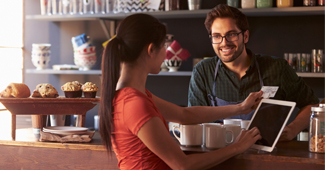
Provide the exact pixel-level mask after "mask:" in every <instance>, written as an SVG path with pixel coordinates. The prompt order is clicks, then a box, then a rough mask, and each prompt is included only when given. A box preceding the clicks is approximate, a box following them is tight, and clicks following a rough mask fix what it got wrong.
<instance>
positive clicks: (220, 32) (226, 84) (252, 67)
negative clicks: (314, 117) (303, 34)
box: [188, 4, 319, 140]
mask: <svg viewBox="0 0 325 170" xmlns="http://www.w3.org/2000/svg"><path fill="white" fill-rule="evenodd" d="M205 26H206V28H207V30H208V32H209V34H210V38H211V43H212V46H213V48H214V51H215V53H216V54H217V56H215V57H214V58H210V59H205V60H203V61H201V62H200V63H198V64H197V65H196V66H195V68H194V69H193V73H192V77H191V80H190V84H189V93H188V106H202V105H211V106H223V105H230V104H237V103H240V102H242V101H243V100H244V99H245V98H246V97H247V96H248V95H249V93H251V92H257V91H259V90H261V87H262V86H278V87H279V89H278V91H277V93H276V95H275V96H274V98H273V99H278V100H287V101H294V102H296V106H297V107H298V108H300V111H299V113H298V116H297V117H296V118H295V120H294V121H293V122H292V123H290V124H289V125H288V126H286V127H285V129H284V131H283V133H282V135H281V138H280V140H292V139H293V138H294V137H296V136H297V134H298V133H299V132H300V131H302V130H303V129H305V128H307V127H308V125H309V117H310V108H311V107H312V106H313V105H315V104H317V103H319V100H318V98H317V97H316V96H315V95H314V92H313V91H312V89H311V88H310V87H308V86H307V85H306V84H305V82H304V81H303V79H302V78H301V77H298V76H297V74H296V72H295V71H294V70H293V69H292V68H291V67H290V66H289V65H288V63H287V61H285V60H284V59H281V58H277V57H271V56H262V55H257V54H254V53H253V52H252V51H250V50H249V49H246V43H247V42H248V40H249V30H248V29H249V26H248V21H247V18H246V16H245V15H244V14H243V13H242V12H241V11H239V10H238V9H237V8H233V7H229V6H227V5H225V4H219V5H218V6H216V7H215V8H213V9H212V10H211V11H210V12H209V13H208V14H207V18H206V20H205ZM315 106H316V105H315ZM252 115H253V112H251V113H250V114H248V115H240V116H236V117H232V118H240V119H245V120H250V119H251V117H252Z"/></svg>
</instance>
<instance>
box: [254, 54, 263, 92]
mask: <svg viewBox="0 0 325 170" xmlns="http://www.w3.org/2000/svg"><path fill="white" fill-rule="evenodd" d="M255 64H256V68H257V72H258V77H259V79H260V84H261V88H262V87H263V86H264V83H263V79H262V76H261V72H260V66H259V65H258V62H257V59H256V58H255Z"/></svg>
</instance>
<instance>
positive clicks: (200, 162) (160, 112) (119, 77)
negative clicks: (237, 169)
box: [99, 14, 262, 169]
mask: <svg viewBox="0 0 325 170" xmlns="http://www.w3.org/2000/svg"><path fill="white" fill-rule="evenodd" d="M165 36H166V28H165V26H164V25H163V24H161V23H160V22H159V21H158V20H157V19H155V18H154V17H152V16H150V15H146V14H134V15H131V16H129V17H127V18H125V19H124V20H123V21H122V22H121V23H120V24H119V26H118V28H117V34H116V37H115V38H113V39H112V40H111V41H110V42H109V43H108V44H107V46H106V48H105V51H104V54H103V59H102V90H101V103H100V110H99V112H100V117H101V119H100V129H101V131H100V134H101V137H102V140H103V143H104V145H105V146H106V148H107V151H111V150H112V148H113V150H114V152H115V153H116V156H117V159H118V166H119V168H120V169H206V168H210V167H213V166H215V165H217V164H219V163H221V162H223V161H225V160H226V159H228V158H230V157H232V156H234V155H236V154H239V153H242V152H244V151H245V150H246V149H248V148H249V147H250V146H251V145H252V144H254V143H255V142H256V141H257V140H258V139H260V138H261V136H260V134H259V131H258V129H257V128H253V129H251V130H249V131H243V132H242V133H241V135H240V136H239V137H238V138H237V139H236V142H234V143H233V144H232V145H230V146H227V147H225V148H221V149H218V150H216V151H212V152H209V153H203V154H192V155H185V154H184V153H183V152H182V150H181V149H180V148H179V145H178V144H177V143H176V142H175V141H174V140H173V139H172V137H171V136H170V134H169V131H168V126H167V123H166V121H171V122H177V123H180V124H197V123H202V122H209V121H213V120H217V119H220V118H224V117H229V116H234V115H239V114H247V113H249V112H250V111H252V109H253V108H254V107H256V106H257V104H258V103H259V101H260V97H261V95H262V92H259V93H252V94H250V95H249V96H248V98H247V99H246V100H245V101H244V102H243V103H241V104H239V105H235V106H223V107H201V106H198V107H187V108H186V107H179V106H177V105H175V104H172V103H169V102H167V101H164V100H162V99H160V98H158V97H157V96H154V95H153V94H151V93H150V92H149V91H148V90H147V89H146V88H145V84H146V79H147V75H148V74H149V73H151V74H158V73H159V71H160V65H161V63H162V62H163V60H164V59H165V56H166V49H165V47H164V42H165Z"/></svg>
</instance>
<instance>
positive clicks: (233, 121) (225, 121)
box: [223, 119, 242, 126]
mask: <svg viewBox="0 0 325 170" xmlns="http://www.w3.org/2000/svg"><path fill="white" fill-rule="evenodd" d="M241 121H242V120H241V119H223V124H224V125H228V124H230V125H238V126H241Z"/></svg>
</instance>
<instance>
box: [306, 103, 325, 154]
mask: <svg viewBox="0 0 325 170" xmlns="http://www.w3.org/2000/svg"><path fill="white" fill-rule="evenodd" d="M309 151H310V152H318V153H325V104H324V103H321V104H319V107H311V116H310V122H309Z"/></svg>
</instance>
